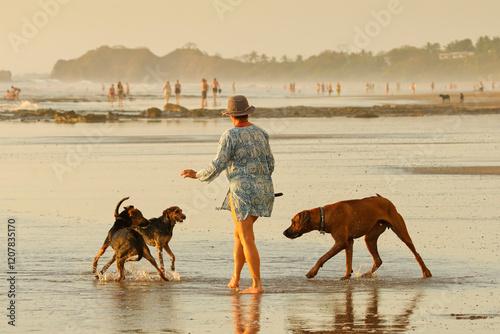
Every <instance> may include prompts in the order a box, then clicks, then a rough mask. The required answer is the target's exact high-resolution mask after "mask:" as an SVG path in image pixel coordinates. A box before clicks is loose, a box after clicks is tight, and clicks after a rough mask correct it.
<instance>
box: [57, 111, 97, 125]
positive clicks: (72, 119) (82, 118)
mask: <svg viewBox="0 0 500 334" xmlns="http://www.w3.org/2000/svg"><path fill="white" fill-rule="evenodd" d="M106 117H107V116H106V115H95V114H88V115H78V114H77V113H76V112H74V111H73V110H71V111H66V112H62V113H60V112H56V113H55V115H54V120H55V121H56V123H78V122H89V123H90V122H104V121H105V120H106Z"/></svg>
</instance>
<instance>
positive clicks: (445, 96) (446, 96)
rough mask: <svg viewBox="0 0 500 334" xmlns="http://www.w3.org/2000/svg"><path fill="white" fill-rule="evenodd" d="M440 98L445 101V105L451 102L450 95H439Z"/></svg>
mask: <svg viewBox="0 0 500 334" xmlns="http://www.w3.org/2000/svg"><path fill="white" fill-rule="evenodd" d="M439 97H440V98H441V99H442V100H443V101H442V103H445V102H446V101H448V103H450V102H451V100H450V95H448V94H439Z"/></svg>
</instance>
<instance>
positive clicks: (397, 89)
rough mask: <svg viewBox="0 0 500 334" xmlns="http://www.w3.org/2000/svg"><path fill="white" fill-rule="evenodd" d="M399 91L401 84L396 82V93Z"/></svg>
mask: <svg viewBox="0 0 500 334" xmlns="http://www.w3.org/2000/svg"><path fill="white" fill-rule="evenodd" d="M400 90H401V83H399V82H397V83H396V93H399V91H400Z"/></svg>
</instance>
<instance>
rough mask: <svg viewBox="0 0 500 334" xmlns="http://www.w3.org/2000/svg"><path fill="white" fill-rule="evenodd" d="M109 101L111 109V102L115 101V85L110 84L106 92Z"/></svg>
mask: <svg viewBox="0 0 500 334" xmlns="http://www.w3.org/2000/svg"><path fill="white" fill-rule="evenodd" d="M108 96H109V101H110V102H111V107H113V101H114V100H115V85H114V84H111V87H109V91H108Z"/></svg>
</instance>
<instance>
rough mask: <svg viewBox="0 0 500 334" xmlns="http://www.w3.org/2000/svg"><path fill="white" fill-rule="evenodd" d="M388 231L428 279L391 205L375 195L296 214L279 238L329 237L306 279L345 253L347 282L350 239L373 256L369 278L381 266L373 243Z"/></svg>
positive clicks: (403, 226) (351, 243)
mask: <svg viewBox="0 0 500 334" xmlns="http://www.w3.org/2000/svg"><path fill="white" fill-rule="evenodd" d="M388 227H389V228H391V229H392V230H393V231H394V233H396V235H397V236H398V237H399V238H400V239H401V240H402V241H403V242H404V243H405V244H406V245H407V246H408V248H410V250H411V251H412V253H413V255H415V258H416V260H417V262H418V264H419V265H420V267H421V269H422V273H423V276H424V277H431V276H432V275H431V272H430V271H429V269H427V267H426V266H425V264H424V261H423V260H422V258H421V257H420V255H419V254H418V253H417V251H416V250H415V246H413V242H412V240H411V238H410V235H409V234H408V231H407V229H406V225H405V222H404V220H403V217H401V215H400V214H399V213H398V212H397V211H396V207H395V206H394V204H392V203H391V202H390V201H389V200H388V199H386V198H383V197H381V196H380V195H378V194H377V196H376V197H375V196H374V197H368V198H363V199H358V200H350V201H341V202H337V203H335V204H330V205H327V206H325V207H321V208H316V209H312V210H305V211H302V212H299V213H298V214H296V215H295V217H293V219H292V224H291V226H290V227H289V228H288V229H286V230H285V231H284V232H283V234H284V235H285V236H286V237H287V238H290V239H294V238H297V237H300V236H301V235H302V234H304V233H307V232H310V231H313V230H320V232H328V233H330V234H331V235H332V237H333V239H334V240H335V244H334V245H333V247H332V249H330V250H329V251H328V252H327V253H326V254H325V255H323V256H322V257H321V258H320V259H319V260H318V262H317V263H316V265H314V267H312V268H311V270H310V271H309V273H307V275H306V276H307V277H308V278H312V277H314V276H316V274H317V273H318V270H319V268H321V267H322V266H323V264H325V262H326V261H328V260H329V259H330V258H332V257H333V256H335V255H336V254H337V253H339V252H340V251H341V250H343V249H345V254H346V266H347V272H346V275H345V276H344V277H342V279H347V278H350V277H351V273H352V250H353V244H354V239H356V238H359V237H361V236H363V235H364V236H365V243H366V247H367V248H368V251H369V252H370V254H371V255H372V256H373V262H374V264H373V267H372V268H371V269H370V270H369V271H368V272H367V273H365V274H364V275H363V277H367V276H370V275H371V274H373V273H374V272H375V271H376V270H377V269H378V268H379V267H380V265H382V260H381V259H380V256H379V254H378V250H377V240H378V237H379V236H380V235H381V234H382V233H383V232H384V231H385V229H386V228H388Z"/></svg>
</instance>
